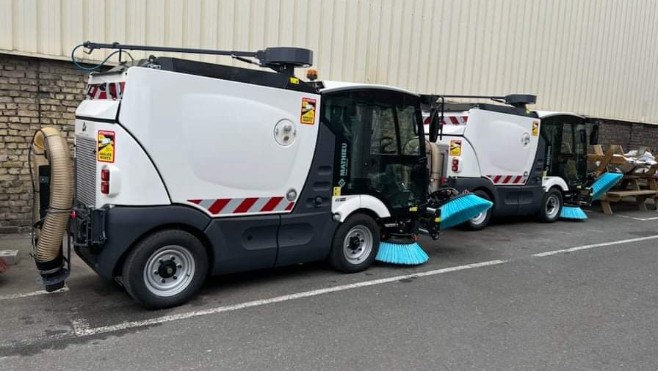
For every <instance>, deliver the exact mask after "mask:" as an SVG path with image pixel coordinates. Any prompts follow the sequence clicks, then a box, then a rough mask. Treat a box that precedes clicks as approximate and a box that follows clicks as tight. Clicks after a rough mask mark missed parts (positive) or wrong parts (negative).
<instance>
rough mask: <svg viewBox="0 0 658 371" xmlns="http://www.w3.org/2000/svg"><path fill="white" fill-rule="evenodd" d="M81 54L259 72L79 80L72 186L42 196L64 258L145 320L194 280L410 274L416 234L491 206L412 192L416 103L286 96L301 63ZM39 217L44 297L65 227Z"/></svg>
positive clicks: (121, 73) (421, 257)
mask: <svg viewBox="0 0 658 371" xmlns="http://www.w3.org/2000/svg"><path fill="white" fill-rule="evenodd" d="M84 46H85V47H86V48H88V49H90V50H94V49H101V48H109V49H117V50H121V51H122V52H123V53H128V52H127V50H156V51H157V50H160V51H177V52H184V53H185V52H194V53H197V52H205V53H210V54H223V55H231V56H234V57H239V59H240V60H245V61H247V60H248V61H251V62H252V63H255V64H257V65H259V66H260V67H265V68H269V69H272V70H274V72H270V71H264V70H260V69H255V68H254V69H247V68H241V67H233V66H226V65H218V64H210V63H203V62H197V61H191V60H185V59H178V58H168V57H154V56H152V57H150V58H148V59H147V60H141V61H137V62H135V63H131V64H129V63H121V64H119V65H118V66H116V67H114V68H111V69H109V70H107V71H103V72H93V73H91V74H90V77H89V81H88V87H87V95H86V99H84V101H82V102H81V103H80V105H79V106H78V108H77V110H76V120H75V158H74V172H73V173H74V176H75V177H74V179H75V181H74V183H73V184H72V185H71V184H66V183H58V184H57V185H56V186H55V184H52V185H50V187H51V188H52V192H51V194H53V195H54V196H53V197H60V196H61V195H69V192H70V191H71V188H72V190H73V197H72V200H71V198H70V197H64V198H63V200H64V202H63V203H61V204H59V205H58V208H59V209H60V210H70V211H71V213H70V217H71V219H70V220H68V235H69V237H70V239H71V241H72V244H73V247H74V249H75V252H76V253H77V254H78V255H79V256H80V257H81V258H82V259H83V260H84V261H85V262H86V263H87V264H88V265H89V266H90V267H91V268H93V269H94V270H95V271H96V272H97V273H98V274H99V275H100V276H101V277H103V278H106V279H108V280H115V281H117V282H118V283H119V284H120V285H122V286H123V287H125V289H126V291H127V292H128V294H130V296H132V297H133V298H134V299H135V300H136V301H137V302H139V303H141V304H142V305H144V306H146V307H148V308H165V307H170V306H175V305H179V304H182V303H184V302H186V301H187V300H189V299H190V298H191V297H192V296H193V295H194V294H195V293H196V292H197V290H198V289H199V288H200V286H201V285H202V284H203V282H204V280H205V278H206V277H207V276H208V275H217V274H227V273H234V272H244V271H250V270H257V269H266V268H274V267H281V266H286V265H292V264H299V263H305V262H311V261H320V260H328V261H329V263H330V264H331V266H333V267H334V268H336V269H337V270H339V271H342V272H359V271H362V270H364V269H366V268H368V267H369V266H370V265H371V264H372V263H373V261H375V260H379V261H382V262H388V263H399V264H422V263H423V262H425V261H426V260H427V259H428V256H427V254H426V253H425V252H424V251H423V250H422V249H421V248H420V247H419V246H418V245H417V243H416V242H415V241H416V237H417V236H418V234H419V233H425V234H427V235H429V236H431V237H432V238H434V239H436V238H438V236H439V231H440V229H442V228H445V227H446V226H448V227H449V226H451V225H455V224H458V223H461V222H463V221H465V220H468V219H469V218H471V217H472V216H474V215H476V214H477V213H479V212H481V211H483V210H486V209H487V208H489V207H491V203H490V202H488V201H486V200H482V199H479V198H477V197H475V196H474V195H470V194H458V193H457V192H456V191H455V190H450V189H444V190H442V191H440V192H439V191H436V192H432V193H430V192H429V191H428V181H429V180H428V173H429V172H428V167H427V157H426V149H425V140H424V138H425V133H424V127H423V123H422V119H421V109H420V96H419V95H417V94H413V93H411V92H408V91H405V90H402V89H397V88H394V87H388V86H379V85H366V84H348V83H335V82H306V81H302V80H301V79H300V78H298V77H296V76H295V74H294V72H295V68H297V67H305V66H310V65H311V64H312V52H311V51H309V50H306V49H298V48H268V49H265V50H262V51H258V52H256V53H248V52H223V51H204V50H187V49H175V50H172V49H170V48H160V47H144V46H134V45H119V44H95V43H85V44H84ZM48 130H49V131H43V130H42V131H40V133H39V137H40V138H41V137H43V136H44V135H46V138H47V139H46V141H45V142H46V143H45V144H42V145H41V146H40V147H39V148H42V149H45V154H46V155H48V158H49V159H50V164H51V165H52V166H51V168H50V171H51V174H52V178H53V179H61V178H62V177H64V176H63V174H68V171H69V170H70V169H69V168H68V165H67V163H66V162H61V163H56V162H55V161H56V160H57V159H59V158H67V157H68V153H67V151H66V149H63V148H61V147H62V143H60V142H59V141H56V140H49V139H48V138H50V136H51V135H53V136H55V137H58V136H57V133H54V132H53V130H52V129H48ZM42 142H43V141H41V142H40V143H42ZM55 145H57V146H55ZM58 199H62V198H61V197H60V198H58ZM69 200H70V204H69V203H68V202H69ZM67 205H68V206H67ZM45 214H46V216H45V218H44V224H43V225H44V226H46V225H48V226H50V225H52V226H53V227H52V228H49V229H40V230H39V241H38V244H37V250H38V251H44V252H47V254H42V255H43V256H44V258H43V259H37V266H38V267H39V268H40V271H41V273H42V276H43V277H44V282H45V283H46V288H47V289H48V290H56V289H58V288H59V287H61V286H62V285H63V281H64V278H65V276H66V274H68V270H69V267H67V266H66V264H64V263H62V258H61V256H62V246H60V244H59V243H57V242H56V241H57V240H58V239H59V240H60V241H61V237H62V235H63V233H64V224H63V223H64V222H63V220H64V219H65V218H67V217H68V213H67V214H64V213H61V212H60V213H53V212H51V210H49V211H48V212H46V213H45ZM62 218H64V219H62ZM42 255H38V256H42Z"/></svg>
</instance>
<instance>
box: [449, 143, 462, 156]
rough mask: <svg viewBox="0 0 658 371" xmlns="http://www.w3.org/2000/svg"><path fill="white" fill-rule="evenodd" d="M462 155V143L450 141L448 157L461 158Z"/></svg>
mask: <svg viewBox="0 0 658 371" xmlns="http://www.w3.org/2000/svg"><path fill="white" fill-rule="evenodd" d="M461 155H462V141H461V140H451V141H450V156H461Z"/></svg>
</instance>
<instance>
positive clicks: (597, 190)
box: [423, 94, 619, 230]
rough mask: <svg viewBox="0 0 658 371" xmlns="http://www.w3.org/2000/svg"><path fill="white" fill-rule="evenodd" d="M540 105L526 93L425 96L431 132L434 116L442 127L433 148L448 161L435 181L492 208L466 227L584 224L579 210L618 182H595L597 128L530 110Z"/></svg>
mask: <svg viewBox="0 0 658 371" xmlns="http://www.w3.org/2000/svg"><path fill="white" fill-rule="evenodd" d="M448 99H460V101H459V102H455V101H452V102H450V101H448ZM482 99H486V100H493V101H494V102H495V103H488V102H487V103H483V102H481V100H482ZM535 101H536V97H535V96H533V95H521V94H515V95H508V96H504V97H490V96H454V95H453V96H446V95H443V96H439V95H426V96H423V103H424V108H423V110H424V117H425V118H426V123H427V125H426V129H427V131H428V132H430V131H431V130H430V129H429V122H430V118H431V117H432V116H438V121H439V122H440V125H438V127H437V128H436V129H435V130H436V131H438V135H437V136H436V137H437V138H438V140H437V141H436V142H434V143H433V145H434V146H436V147H437V151H438V152H439V153H442V154H443V157H441V158H442V159H443V161H442V166H440V167H439V171H438V172H437V173H436V174H435V176H434V178H441V179H443V180H444V183H442V184H444V185H448V186H450V187H454V188H456V189H458V190H460V191H463V190H468V191H471V192H473V193H475V194H477V195H478V196H480V197H482V198H485V199H487V200H491V201H492V202H493V203H494V206H493V207H492V208H490V209H488V210H486V211H484V212H483V213H481V214H479V215H477V216H476V217H474V218H472V219H471V220H469V221H468V222H466V223H464V224H463V227H466V228H468V229H471V230H478V229H482V228H484V227H485V226H486V225H487V224H488V223H489V221H490V219H491V218H492V217H503V216H523V215H527V216H536V217H537V218H538V219H539V220H540V221H543V222H549V223H550V222H554V221H556V220H558V219H559V218H560V217H563V218H570V219H585V218H586V214H585V213H584V212H583V211H582V210H581V209H580V206H587V205H590V203H591V202H592V201H593V200H595V199H596V198H598V197H600V195H601V190H602V188H605V189H609V188H610V187H611V186H612V185H614V183H616V180H618V179H619V178H618V175H615V174H606V176H605V177H604V178H600V179H597V180H599V181H598V182H595V178H596V176H597V175H599V174H593V173H590V172H588V168H587V158H586V156H587V148H588V145H589V144H594V143H595V141H596V138H597V134H598V127H597V125H596V124H594V123H591V122H588V120H587V118H586V117H583V116H580V115H577V114H573V113H565V112H546V111H532V110H529V109H528V108H527V106H528V105H530V104H533V103H535ZM603 191H605V190H603Z"/></svg>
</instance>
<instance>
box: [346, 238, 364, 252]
mask: <svg viewBox="0 0 658 371" xmlns="http://www.w3.org/2000/svg"><path fill="white" fill-rule="evenodd" d="M359 247H361V238H359V236H352V238H350V244H349V248H350V249H352V250H358V249H359Z"/></svg>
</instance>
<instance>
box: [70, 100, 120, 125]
mask: <svg viewBox="0 0 658 371" xmlns="http://www.w3.org/2000/svg"><path fill="white" fill-rule="evenodd" d="M118 111H119V101H113V100H83V101H82V102H80V105H79V106H78V108H77V109H76V111H75V115H76V116H84V117H93V118H95V119H100V120H115V119H116V118H117V112H118Z"/></svg>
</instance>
